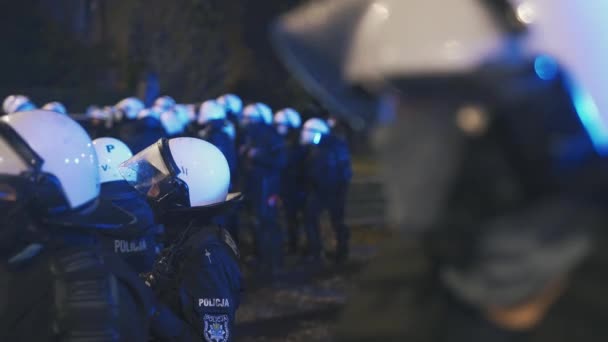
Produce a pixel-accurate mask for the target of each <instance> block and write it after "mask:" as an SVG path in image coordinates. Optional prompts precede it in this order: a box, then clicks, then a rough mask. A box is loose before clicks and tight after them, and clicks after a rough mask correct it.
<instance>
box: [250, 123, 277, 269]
mask: <svg viewBox="0 0 608 342" xmlns="http://www.w3.org/2000/svg"><path fill="white" fill-rule="evenodd" d="M250 151H255V155H253V156H249V152H250ZM240 152H241V158H242V159H241V160H242V164H241V165H243V172H244V173H245V175H244V186H243V189H244V193H245V196H247V199H248V201H249V204H250V205H251V208H252V211H253V215H254V217H255V222H254V224H253V231H254V234H255V237H256V252H257V254H258V256H259V258H260V261H261V264H262V266H263V267H264V268H266V270H268V271H273V270H277V269H278V268H280V267H281V263H282V234H281V229H280V227H279V224H278V212H277V205H278V198H279V196H280V187H281V184H280V182H281V170H282V169H283V168H284V167H285V165H286V162H287V158H286V151H285V144H284V142H283V138H282V137H281V136H280V135H279V134H278V133H277V132H276V131H275V129H274V127H272V126H270V125H265V124H262V123H252V124H250V125H248V126H247V127H246V128H245V130H244V136H243V146H242V147H241V151H240Z"/></svg>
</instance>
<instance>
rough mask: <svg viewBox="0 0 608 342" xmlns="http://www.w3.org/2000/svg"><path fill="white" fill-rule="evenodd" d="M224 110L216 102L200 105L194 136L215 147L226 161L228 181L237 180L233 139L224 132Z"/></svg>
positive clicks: (210, 101) (225, 122) (225, 121)
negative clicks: (196, 129) (228, 170)
mask: <svg viewBox="0 0 608 342" xmlns="http://www.w3.org/2000/svg"><path fill="white" fill-rule="evenodd" d="M227 122H229V121H228V120H226V110H225V109H224V107H223V106H222V105H220V104H219V103H218V102H217V101H214V100H209V101H205V102H203V104H201V108H200V111H199V115H198V119H197V127H198V131H197V132H196V136H197V137H198V138H200V139H203V140H205V141H208V142H210V143H211V144H213V145H214V146H215V147H217V148H218V149H219V150H220V151H222V153H223V154H224V156H225V157H226V160H227V161H228V166H229V167H230V179H231V180H236V179H238V178H237V158H236V147H235V144H234V139H233V137H231V136H230V135H229V133H227V132H226V124H227Z"/></svg>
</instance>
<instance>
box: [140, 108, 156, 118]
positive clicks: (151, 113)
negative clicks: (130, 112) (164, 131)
mask: <svg viewBox="0 0 608 342" xmlns="http://www.w3.org/2000/svg"><path fill="white" fill-rule="evenodd" d="M160 115H161V112H160V111H159V109H158V108H145V109H143V110H142V111H140V112H139V114H137V118H138V119H143V118H147V117H152V118H155V119H157V120H160Z"/></svg>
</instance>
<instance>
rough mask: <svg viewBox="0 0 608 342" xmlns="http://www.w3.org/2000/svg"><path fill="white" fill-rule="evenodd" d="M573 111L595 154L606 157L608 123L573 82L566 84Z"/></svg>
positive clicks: (590, 99)
mask: <svg viewBox="0 0 608 342" xmlns="http://www.w3.org/2000/svg"><path fill="white" fill-rule="evenodd" d="M568 88H569V89H570V96H571V97H572V103H573V104H574V109H575V110H576V113H577V114H578V117H579V119H580V120H581V123H582V124H583V127H584V128H585V130H586V131H587V134H589V138H591V142H592V143H593V146H594V147H595V150H596V151H597V153H599V154H600V155H602V156H608V123H607V122H606V120H605V118H603V117H602V115H601V113H600V111H599V109H598V108H597V105H596V104H595V101H593V98H592V97H591V95H590V94H589V93H587V92H586V91H585V90H584V89H583V88H581V87H579V86H578V85H576V84H575V83H574V82H568Z"/></svg>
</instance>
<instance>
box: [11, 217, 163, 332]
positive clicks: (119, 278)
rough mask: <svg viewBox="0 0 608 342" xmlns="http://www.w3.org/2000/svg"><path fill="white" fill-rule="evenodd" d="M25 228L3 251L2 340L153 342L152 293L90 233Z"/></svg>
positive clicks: (30, 225) (23, 225)
mask: <svg viewBox="0 0 608 342" xmlns="http://www.w3.org/2000/svg"><path fill="white" fill-rule="evenodd" d="M4 219H5V220H7V217H4ZM14 223H16V222H12V223H9V225H10V227H9V226H4V224H7V221H4V222H2V223H0V230H4V228H5V227H9V228H11V227H14V226H12V225H13V224H14ZM19 224H20V225H21V226H19V228H20V232H17V235H15V236H14V237H16V238H17V239H16V240H12V245H11V248H10V249H2V248H0V256H1V260H0V341H15V342H25V341H75V342H77V341H116V342H118V341H125V342H126V341H136V342H137V341H138V342H146V341H148V328H149V327H148V317H149V313H150V312H151V309H152V305H151V300H152V293H151V292H150V291H149V289H147V288H146V287H145V286H144V284H143V283H142V282H141V281H140V280H139V279H138V278H137V275H136V274H135V273H133V272H132V271H131V270H130V269H129V267H128V266H127V265H126V264H124V262H123V261H122V260H121V259H120V258H118V257H117V256H115V255H113V254H107V253H106V254H104V253H103V252H102V250H101V248H100V245H99V242H98V240H97V238H96V237H95V235H94V234H92V232H91V231H90V230H89V231H87V230H86V229H84V228H83V229H79V228H77V227H72V226H71V227H70V228H69V229H66V228H56V227H53V226H49V225H38V224H33V223H32V222H30V221H29V220H20V222H19Z"/></svg>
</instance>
